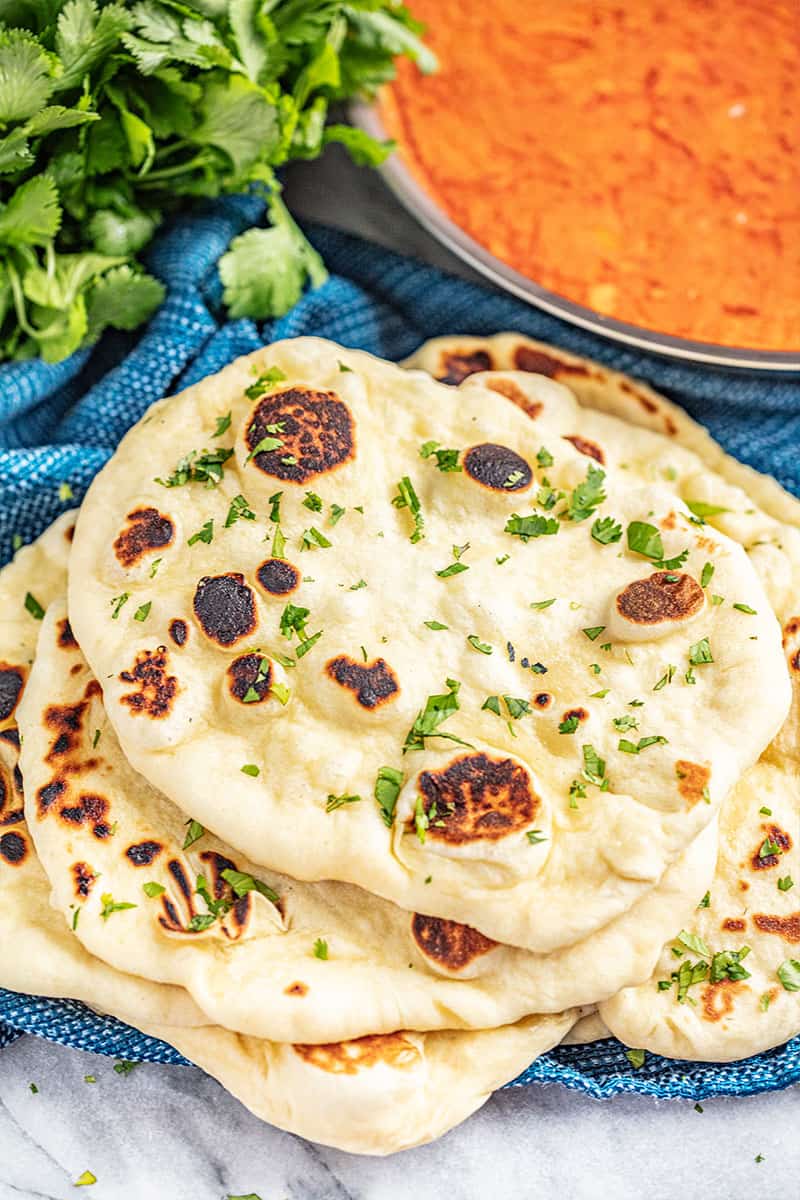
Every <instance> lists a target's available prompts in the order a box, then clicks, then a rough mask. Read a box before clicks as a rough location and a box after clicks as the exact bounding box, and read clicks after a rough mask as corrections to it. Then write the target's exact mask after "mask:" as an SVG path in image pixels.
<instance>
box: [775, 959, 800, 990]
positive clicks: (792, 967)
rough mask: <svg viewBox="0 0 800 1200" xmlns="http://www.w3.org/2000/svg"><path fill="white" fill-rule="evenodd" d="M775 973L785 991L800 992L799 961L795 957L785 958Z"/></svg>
mask: <svg viewBox="0 0 800 1200" xmlns="http://www.w3.org/2000/svg"><path fill="white" fill-rule="evenodd" d="M776 974H777V976H778V979H780V981H781V983H782V984H783V986H784V989H785V990H786V991H787V992H800V962H799V961H798V960H797V959H796V958H787V959H786V960H785V962H782V963H781V965H780V966H779V967H778V970H777V972H776Z"/></svg>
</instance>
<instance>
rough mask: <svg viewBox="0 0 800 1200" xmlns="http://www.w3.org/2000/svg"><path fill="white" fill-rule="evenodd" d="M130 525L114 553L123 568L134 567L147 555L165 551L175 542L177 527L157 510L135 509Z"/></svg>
mask: <svg viewBox="0 0 800 1200" xmlns="http://www.w3.org/2000/svg"><path fill="white" fill-rule="evenodd" d="M125 520H126V521H127V522H128V524H127V525H126V526H125V528H124V529H123V530H122V531H121V532H120V533H119V535H118V537H117V539H116V541H115V542H114V553H115V554H116V556H117V561H118V562H119V563H120V564H121V565H122V566H123V567H126V568H128V567H133V566H136V564H137V563H138V562H139V560H140V559H141V558H143V557H144V556H145V555H146V554H152V553H153V551H154V550H163V549H164V548H165V547H166V546H170V545H171V544H172V542H173V541H174V540H175V526H174V524H173V523H172V521H171V520H170V518H169V517H167V516H165V515H164V514H163V513H160V512H159V511H158V509H157V508H134V509H133V511H132V512H129V513H128V515H127V517H126V518H125Z"/></svg>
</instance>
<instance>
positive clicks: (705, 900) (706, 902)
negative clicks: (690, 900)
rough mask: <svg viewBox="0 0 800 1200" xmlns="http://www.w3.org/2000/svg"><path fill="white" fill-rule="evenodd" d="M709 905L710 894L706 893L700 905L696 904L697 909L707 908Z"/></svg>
mask: <svg viewBox="0 0 800 1200" xmlns="http://www.w3.org/2000/svg"><path fill="white" fill-rule="evenodd" d="M710 903H711V892H706V894H705V896H703V899H702V900H701V901H700V903H699V904H698V906H697V907H698V908H708V906H709V904H710Z"/></svg>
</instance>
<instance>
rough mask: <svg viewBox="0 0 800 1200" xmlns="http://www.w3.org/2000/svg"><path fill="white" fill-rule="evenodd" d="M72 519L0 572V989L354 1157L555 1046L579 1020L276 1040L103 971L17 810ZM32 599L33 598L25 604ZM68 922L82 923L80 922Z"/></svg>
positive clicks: (463, 1102)
mask: <svg viewBox="0 0 800 1200" xmlns="http://www.w3.org/2000/svg"><path fill="white" fill-rule="evenodd" d="M73 521H74V514H72V513H69V514H65V515H64V516H63V517H61V518H59V520H58V521H56V522H55V524H54V525H52V526H51V527H50V529H49V530H48V531H47V532H46V533H45V534H44V535H43V536H42V537H41V538H40V539H39V540H38V541H37V542H35V543H33V544H32V545H31V546H30V547H26V548H25V549H23V550H21V551H20V552H19V554H18V555H17V557H16V559H15V560H14V562H13V563H11V564H10V565H9V566H7V567H6V568H5V569H4V570H2V571H0V613H1V614H2V619H1V620H0V661H2V664H3V666H2V670H1V671H0V697H2V702H3V710H2V711H3V713H4V716H3V719H2V722H0V831H1V832H0V886H1V887H2V897H3V903H2V905H0V944H2V946H3V949H4V953H3V955H2V956H0V987H5V988H9V989H10V990H12V991H21V992H33V993H35V994H37V995H44V996H62V997H64V996H66V997H70V998H72V999H76V1000H83V1001H84V1002H85V1003H87V1004H89V1005H91V1006H92V1007H94V1008H96V1009H99V1010H100V1011H103V1012H106V1013H111V1014H113V1015H115V1016H118V1017H120V1018H122V1019H123V1020H125V1021H127V1022H128V1024H130V1025H134V1026H136V1027H138V1028H140V1029H142V1030H143V1031H144V1032H146V1033H149V1034H151V1035H152V1036H154V1037H160V1038H162V1039H163V1040H165V1041H168V1042H170V1043H171V1044H173V1045H174V1046H175V1047H176V1048H177V1049H178V1050H180V1052H181V1053H182V1054H184V1055H185V1056H186V1057H187V1058H189V1059H191V1060H192V1061H194V1062H196V1063H197V1064H198V1066H201V1067H202V1068H203V1069H204V1070H206V1071H207V1072H208V1074H210V1075H212V1076H214V1077H215V1078H216V1079H218V1080H219V1081H220V1082H221V1083H222V1084H223V1086H225V1087H227V1088H228V1089H229V1090H230V1091H231V1092H233V1094H234V1095H236V1096H237V1097H238V1098H239V1099H240V1100H241V1101H242V1103H244V1104H246V1105H247V1106H248V1107H249V1108H251V1109H252V1111H253V1112H254V1113H255V1114H256V1115H257V1116H259V1117H261V1118H262V1119H264V1120H267V1121H270V1122H271V1123H273V1124H275V1125H279V1126H280V1127H281V1128H283V1129H289V1130H291V1131H292V1132H294V1133H297V1134H300V1135H301V1136H303V1137H307V1138H312V1139H314V1140H317V1141H322V1142H325V1143H326V1144H328V1145H332V1146H336V1147H338V1148H340V1149H343V1150H351V1151H354V1152H357V1153H361V1154H388V1153H391V1152H392V1151H394V1150H401V1149H403V1148H405V1147H406V1146H412V1145H418V1144H419V1143H420V1142H425V1141H429V1140H431V1139H432V1138H435V1137H438V1136H440V1135H441V1134H443V1133H445V1132H446V1131H447V1130H448V1129H450V1128H451V1127H452V1126H453V1125H455V1124H457V1123H458V1122H459V1121H462V1120H464V1118H465V1117H467V1116H469V1114H470V1113H472V1112H474V1111H475V1109H477V1108H479V1107H480V1105H481V1104H483V1103H484V1102H485V1101H486V1100H487V1099H488V1097H489V1095H490V1093H491V1092H492V1091H493V1090H494V1089H495V1088H498V1087H501V1086H502V1085H503V1084H504V1083H506V1082H507V1081H508V1080H509V1079H513V1078H514V1076H516V1075H518V1074H520V1072H522V1071H523V1070H524V1069H525V1067H527V1066H528V1065H529V1063H530V1062H532V1061H533V1059H535V1058H536V1057H537V1056H538V1055H539V1054H542V1053H544V1052H545V1051H546V1050H549V1049H550V1048H551V1047H552V1046H554V1045H556V1044H557V1043H558V1041H559V1040H560V1039H561V1038H562V1037H563V1036H564V1034H565V1033H566V1031H567V1030H568V1029H569V1027H570V1025H571V1024H572V1023H573V1022H574V1021H575V1019H576V1017H577V1016H578V1015H579V1014H578V1013H576V1012H571V1013H563V1014H561V1013H560V1014H557V1015H552V1016H548V1017H529V1018H527V1019H526V1020H524V1021H520V1022H519V1023H518V1024H516V1025H511V1026H507V1027H505V1028H500V1029H493V1030H488V1031H480V1032H474V1033H428V1034H418V1033H391V1034H388V1035H383V1036H369V1037H365V1038H361V1039H359V1040H358V1041H351V1042H344V1043H338V1044H330V1045H321V1046H320V1045H314V1046H312V1045H303V1044H299V1045H296V1046H294V1045H280V1044H277V1043H269V1042H265V1041H260V1040H258V1039H256V1038H246V1037H241V1036H238V1035H237V1034H234V1033H231V1032H229V1031H228V1030H226V1029H220V1028H216V1027H214V1026H205V1027H204V1028H202V1029H200V1028H191V1026H192V1025H193V1024H198V1023H200V1024H203V1023H204V1022H205V1018H204V1017H203V1015H202V1014H200V1013H199V1012H198V1010H197V1009H196V1008H195V1006H194V1004H193V1003H192V1001H191V1000H190V998H189V996H188V994H187V993H185V992H184V991H182V989H180V988H177V987H170V986H166V985H164V984H157V983H151V982H149V981H148V980H145V979H139V978H137V977H136V976H135V975H131V974H128V973H126V972H122V971H117V970H114V968H113V967H110V966H107V965H106V964H105V963H104V962H102V961H100V960H99V959H97V958H94V957H93V956H92V955H90V954H88V953H87V951H86V950H85V949H84V948H83V946H82V944H81V942H80V941H79V940H78V938H76V937H75V935H74V933H73V932H72V931H71V929H70V928H69V926H68V925H67V924H65V922H64V920H63V919H62V917H61V914H59V913H57V912H56V911H55V909H53V908H51V907H50V905H49V902H48V892H49V884H48V882H47V880H46V877H45V874H44V871H43V870H42V868H41V866H40V865H39V863H38V861H37V859H36V855H35V851H34V848H33V845H32V843H31V841H30V839H29V837H28V834H27V831H26V828H25V825H24V821H23V819H22V816H21V800H22V796H21V788H20V785H19V773H18V772H15V767H16V762H15V751H16V745H17V738H16V737H15V736H13V735H14V734H15V733H16V729H15V727H14V715H15V706H16V701H17V700H18V699H19V695H20V691H21V686H17V683H15V682H14V679H13V678H12V677H11V673H12V672H18V674H17V676H16V677H17V680H18V681H19V682H20V685H24V683H25V679H26V676H27V672H28V669H29V667H30V662H31V657H32V652H33V646H34V643H35V641H36V634H37V632H38V621H37V620H36V619H35V618H34V617H33V616H32V615H31V614H30V613H29V612H28V611H27V609H25V608H24V599H25V597H26V595H27V594H32V595H33V596H34V598H35V600H36V601H37V602H38V603H39V604H40V605H45V604H48V603H49V602H50V601H51V600H52V599H53V597H54V596H55V595H56V594H57V592H59V591H61V590H62V589H63V587H64V584H65V574H66V553H67V549H68V546H69V540H70V538H71V534H72V526H73ZM33 607H35V606H33ZM79 927H80V924H79Z"/></svg>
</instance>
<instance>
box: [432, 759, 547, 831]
mask: <svg viewBox="0 0 800 1200" xmlns="http://www.w3.org/2000/svg"><path fill="white" fill-rule="evenodd" d="M417 786H418V789H419V793H420V796H421V798H422V808H423V811H424V813H425V816H426V817H427V819H428V827H427V831H426V837H428V838H430V839H431V840H432V841H437V842H446V843H448V844H450V845H454V846H463V845H468V844H469V843H470V842H480V841H492V842H494V841H499V840H500V839H501V838H504V837H508V836H509V834H513V833H518V832H520V831H521V830H523V829H526V828H527V827H528V826H529V825H530V824H531V822H532V821H533V819H534V817H535V816H536V813H537V811H538V808H539V804H540V800H539V797H538V796H537V794H536V792H535V791H534V790H533V784H532V781H531V778H530V776H529V774H528V772H527V771H526V770H525V768H524V767H523V766H522V765H521V764H520V763H517V762H514V761H513V760H512V759H510V758H500V757H493V756H490V755H488V754H485V753H484V752H483V751H479V752H475V753H472V754H464V755H462V756H461V757H460V758H457V759H455V760H454V761H453V762H451V763H450V764H449V765H448V766H447V767H444V768H443V769H442V770H441V771H422V772H421V773H420V775H419V777H418V780H417ZM411 825H412V827H413V819H412V822H411Z"/></svg>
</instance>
